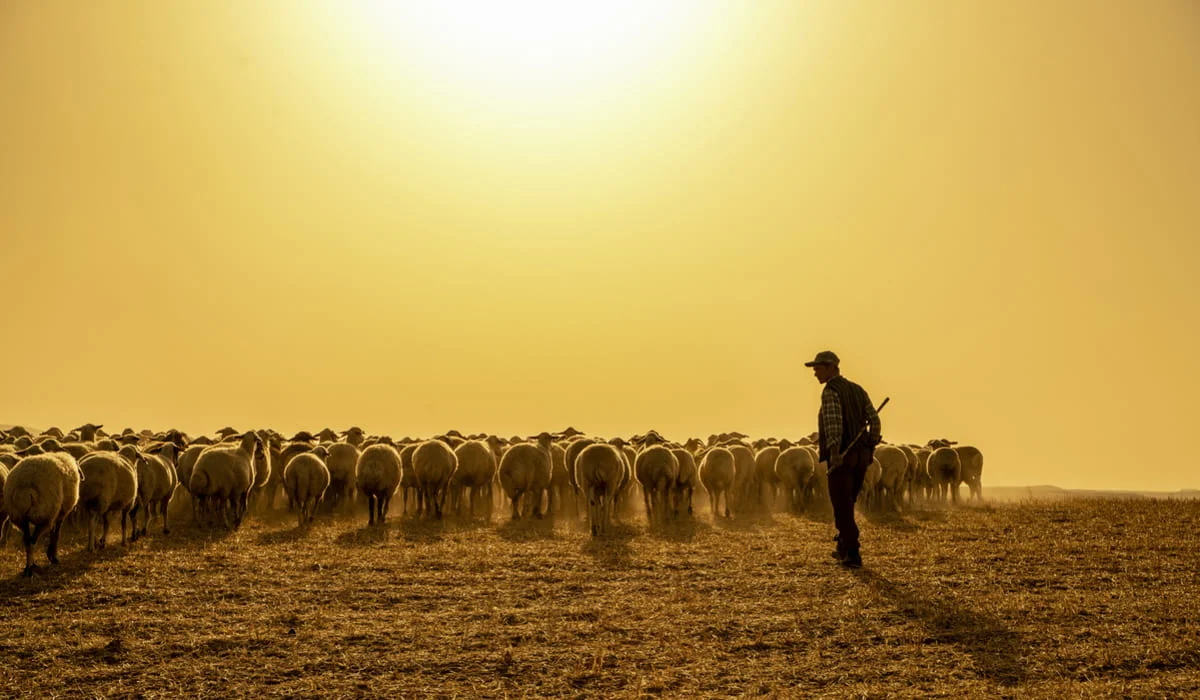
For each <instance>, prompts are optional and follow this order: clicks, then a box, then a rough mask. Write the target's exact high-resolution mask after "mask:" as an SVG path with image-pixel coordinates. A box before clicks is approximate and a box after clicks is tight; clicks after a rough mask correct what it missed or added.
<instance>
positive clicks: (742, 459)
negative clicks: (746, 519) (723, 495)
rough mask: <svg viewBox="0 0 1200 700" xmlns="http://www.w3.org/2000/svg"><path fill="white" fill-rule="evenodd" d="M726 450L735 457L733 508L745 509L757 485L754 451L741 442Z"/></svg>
mask: <svg viewBox="0 0 1200 700" xmlns="http://www.w3.org/2000/svg"><path fill="white" fill-rule="evenodd" d="M725 449H727V450H729V452H730V453H731V454H732V455H733V487H732V491H733V506H734V509H735V510H737V509H745V508H746V506H747V505H748V501H749V499H750V494H751V493H752V492H753V489H754V484H755V478H754V471H755V467H756V465H755V463H754V450H752V449H750V447H748V446H747V445H745V444H742V443H740V442H732V443H729V444H726V445H725Z"/></svg>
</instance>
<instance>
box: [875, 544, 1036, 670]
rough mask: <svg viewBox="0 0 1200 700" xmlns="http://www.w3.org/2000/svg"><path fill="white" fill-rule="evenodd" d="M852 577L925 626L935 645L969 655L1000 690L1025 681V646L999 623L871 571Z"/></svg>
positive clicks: (1013, 633) (992, 618) (957, 603)
mask: <svg viewBox="0 0 1200 700" xmlns="http://www.w3.org/2000/svg"><path fill="white" fill-rule="evenodd" d="M854 575H855V577H856V578H858V580H860V581H862V582H863V583H865V584H866V585H867V586H868V587H869V588H870V589H871V590H872V591H874V592H875V593H876V594H878V595H880V596H882V597H884V598H887V599H888V600H890V601H891V602H892V604H893V605H895V606H896V609H897V610H898V611H899V612H900V614H902V615H904V616H905V617H908V618H909V619H911V620H913V621H915V622H918V623H920V624H922V625H924V626H925V628H926V629H927V630H928V632H929V635H930V637H932V638H933V640H934V643H950V644H955V645H957V646H958V647H959V648H961V649H962V650H963V651H965V652H967V653H968V654H970V655H971V657H972V658H974V659H975V665H976V666H977V667H978V668H979V669H980V671H981V672H982V674H983V675H984V677H986V678H988V679H990V680H993V681H995V682H997V683H999V684H1000V685H1003V686H1015V685H1017V684H1018V683H1020V682H1021V681H1023V680H1024V679H1025V675H1026V673H1025V660H1024V658H1023V656H1022V653H1023V651H1024V649H1025V647H1026V644H1025V642H1024V640H1023V639H1022V638H1021V636H1020V635H1019V634H1017V633H1016V632H1014V631H1012V630H1010V629H1008V628H1007V627H1005V626H1004V624H1003V623H1002V622H1001V621H999V620H997V619H996V618H994V617H992V616H990V615H986V614H984V613H980V612H976V611H974V610H971V609H969V608H966V607H963V606H962V602H961V601H942V600H938V599H936V598H927V597H925V596H923V595H921V594H919V593H917V592H915V591H913V590H912V589H910V588H908V587H906V586H902V585H900V584H897V583H894V582H893V581H890V580H888V579H887V578H886V577H885V576H883V575H882V574H879V573H877V572H875V571H872V570H871V569H866V568H864V569H858V570H856V571H854Z"/></svg>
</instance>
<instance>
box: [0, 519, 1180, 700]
mask: <svg viewBox="0 0 1200 700" xmlns="http://www.w3.org/2000/svg"><path fill="white" fill-rule="evenodd" d="M698 500H699V499H698ZM860 519H862V516H860ZM365 521H366V518H365V515H364V516H362V517H358V516H354V517H350V516H342V517H338V518H331V517H329V516H324V517H323V518H319V519H318V522H317V523H316V525H315V526H314V527H313V529H312V530H311V531H307V532H298V531H297V530H296V529H295V525H294V521H292V520H282V519H281V520H276V521H271V522H266V523H264V522H263V521H261V520H254V519H251V520H249V521H248V522H247V524H246V525H245V526H244V527H243V528H242V530H241V531H239V532H237V533H234V534H230V535H224V534H223V533H214V532H209V531H201V530H198V529H196V528H193V527H188V526H182V527H179V528H177V531H176V532H173V533H172V535H170V536H167V537H164V536H162V535H161V534H157V530H153V529H152V531H151V532H152V534H151V537H150V538H149V539H148V540H146V541H143V542H139V543H138V544H136V545H133V546H131V547H130V548H129V549H128V550H127V551H121V550H120V547H119V545H117V546H115V547H114V546H111V545H110V547H109V549H108V550H107V551H105V552H102V553H100V554H96V555H89V554H88V553H87V552H85V551H81V544H80V543H68V544H66V546H65V547H64V552H65V554H64V556H63V564H62V565H61V566H60V567H58V568H57V569H54V570H49V571H45V572H42V573H39V574H38V575H37V576H35V577H34V578H33V579H32V580H24V579H21V578H19V577H18V574H19V571H20V567H21V565H22V562H23V559H22V556H21V555H20V554H19V551H18V549H17V548H16V547H15V546H14V545H13V543H12V542H10V544H9V546H8V547H6V548H5V550H4V556H3V559H2V560H0V564H2V566H3V567H4V568H3V571H4V578H3V579H2V580H0V590H2V595H3V597H4V599H5V603H4V616H3V624H2V625H0V652H2V658H3V659H4V661H3V663H2V664H0V688H5V689H8V690H9V691H12V690H16V689H23V690H24V691H26V692H30V693H36V694H38V695H88V696H99V695H104V696H113V695H135V694H136V695H145V696H157V695H172V696H178V695H189V696H194V695H220V696H226V695H232V696H247V695H258V696H267V695H270V696H274V695H289V696H310V695H327V696H343V697H348V696H359V695H364V694H371V695H378V696H424V695H438V696H466V697H475V696H502V695H503V696H539V695H566V696H595V695H605V696H607V695H613V696H634V695H658V694H668V695H702V696H707V697H712V696H739V695H768V696H770V695H778V696H822V695H829V696H867V697H885V696H897V697H904V696H919V697H930V696H935V697H936V696H943V697H962V696H964V695H973V696H1008V695H1011V696H1022V697H1028V696H1042V697H1064V696H1072V697H1075V696H1093V695H1101V696H1103V695H1110V694H1116V695H1131V696H1147V695H1152V696H1179V695H1185V694H1194V693H1196V692H1197V691H1200V638H1198V635H1197V630H1198V629H1200V622H1198V620H1200V602H1198V601H1200V550H1198V548H1197V532H1200V503H1196V502H1129V501H1123V502H1106V501H1079V502H1060V503H1053V504H1022V505H1005V506H998V507H983V508H962V509H957V510H953V511H929V512H916V513H913V514H909V515H907V516H905V517H903V518H897V519H891V520H874V521H868V522H865V523H864V526H863V542H864V548H863V550H864V557H865V558H866V560H867V568H865V569H863V570H861V571H859V572H849V571H844V570H842V569H840V568H838V567H837V566H836V565H834V564H833V562H832V560H831V559H830V558H829V550H830V549H831V543H830V542H829V537H830V534H831V528H830V526H829V525H828V524H825V523H821V522H814V521H812V520H808V519H805V518H796V517H793V516H790V515H781V514H777V515H774V516H773V517H770V518H762V519H758V520H751V521H734V522H732V523H720V524H717V525H715V526H714V525H712V524H711V521H710V519H709V518H708V515H707V514H702V515H700V516H698V517H697V518H696V519H695V520H694V521H692V522H689V523H685V524H681V525H677V526H675V527H672V528H670V529H667V530H663V531H654V532H647V531H646V528H645V526H644V521H643V520H641V519H640V518H638V519H635V520H634V523H635V524H634V525H625V526H622V527H620V528H618V532H617V535H616V536H614V537H611V538H609V539H607V540H605V541H601V542H593V541H591V540H590V538H589V537H588V536H587V535H586V533H585V532H584V531H583V529H582V527H576V526H573V525H568V524H566V523H562V522H560V523H558V524H557V525H551V524H549V523H536V522H535V523H524V522H523V523H517V524H513V523H509V522H507V521H506V520H503V521H502V520H499V519H497V520H496V521H495V522H493V523H491V524H486V525H485V524H483V523H476V524H466V523H461V522H454V521H448V522H446V523H429V522H415V521H412V520H405V519H401V518H399V517H396V516H395V514H393V519H392V521H391V522H389V523H388V524H387V526H386V527H385V528H382V529H379V528H375V529H367V528H366V527H365ZM627 522H628V521H627ZM39 561H44V560H42V559H40V558H39Z"/></svg>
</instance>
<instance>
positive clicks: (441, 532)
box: [393, 517, 453, 544]
mask: <svg viewBox="0 0 1200 700" xmlns="http://www.w3.org/2000/svg"><path fill="white" fill-rule="evenodd" d="M447 528H450V529H453V528H452V526H451V525H450V524H449V523H448V522H446V521H445V520H436V519H429V518H421V517H413V518H406V519H401V520H400V522H399V523H398V525H397V526H396V527H394V528H393V529H394V530H395V531H396V535H397V536H398V537H399V538H400V539H403V540H407V541H409V542H420V543H422V544H428V543H431V542H437V541H439V540H441V539H442V538H443V537H445V536H446V530H447Z"/></svg>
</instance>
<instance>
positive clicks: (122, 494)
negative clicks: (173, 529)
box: [77, 452, 138, 552]
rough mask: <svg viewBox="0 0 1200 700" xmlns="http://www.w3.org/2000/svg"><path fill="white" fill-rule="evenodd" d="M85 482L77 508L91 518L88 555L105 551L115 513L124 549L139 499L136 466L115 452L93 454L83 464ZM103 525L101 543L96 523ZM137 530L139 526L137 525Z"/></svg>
mask: <svg viewBox="0 0 1200 700" xmlns="http://www.w3.org/2000/svg"><path fill="white" fill-rule="evenodd" d="M79 471H80V474H82V481H81V483H80V485H79V503H78V504H77V508H78V510H79V511H82V512H83V513H84V514H86V515H87V531H88V545H87V548H88V551H89V552H93V551H95V550H97V549H104V545H105V543H106V542H107V540H108V525H109V520H110V519H111V518H110V517H109V516H111V515H112V514H113V513H115V512H119V513H120V514H121V546H122V547H124V546H125V544H126V533H127V529H128V525H129V520H130V517H129V516H130V513H131V512H132V511H133V509H134V505H135V504H136V502H137V495H138V475H137V471H136V469H135V468H134V466H133V465H132V464H130V463H129V461H128V460H126V459H125V458H124V457H122V456H121V455H119V454H117V453H115V452H93V453H92V454H90V455H88V456H87V457H84V458H83V459H81V460H80V461H79ZM97 520H98V521H100V523H101V526H102V527H101V531H100V533H99V535H100V538H99V541H97V539H96V534H97V533H96V521H97ZM134 526H135V529H136V522H135V523H134Z"/></svg>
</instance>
